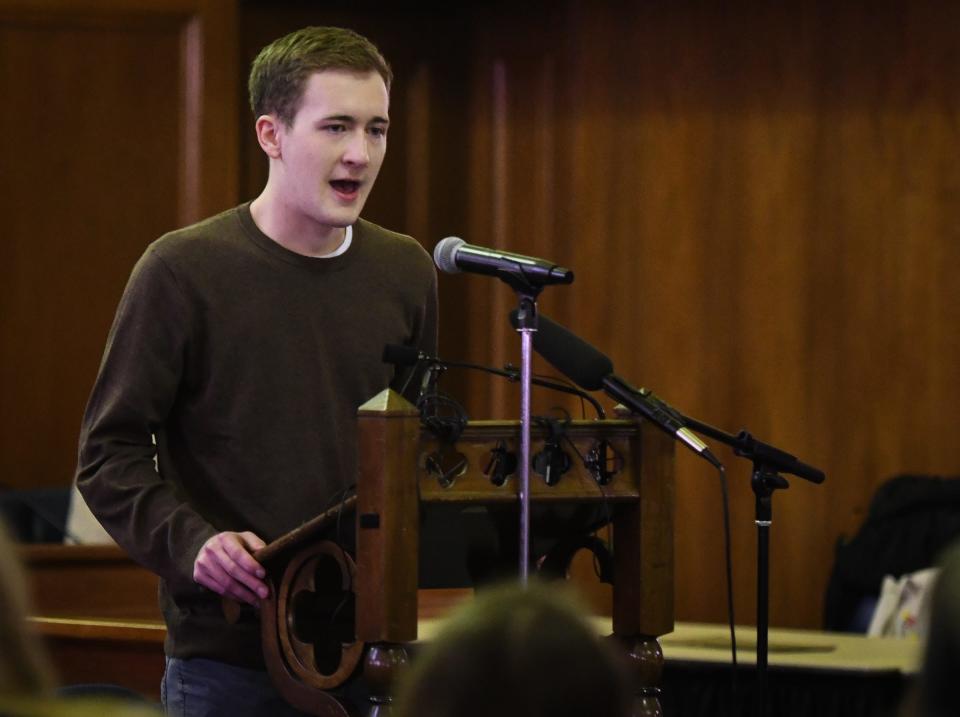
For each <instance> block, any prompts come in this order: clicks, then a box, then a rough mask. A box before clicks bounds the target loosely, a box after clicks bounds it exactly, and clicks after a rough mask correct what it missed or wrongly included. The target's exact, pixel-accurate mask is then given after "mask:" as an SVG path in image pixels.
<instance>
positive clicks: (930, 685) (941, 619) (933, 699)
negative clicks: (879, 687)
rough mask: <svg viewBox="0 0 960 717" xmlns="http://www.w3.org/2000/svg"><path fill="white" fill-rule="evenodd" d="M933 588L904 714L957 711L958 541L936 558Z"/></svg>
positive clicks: (928, 716)
mask: <svg viewBox="0 0 960 717" xmlns="http://www.w3.org/2000/svg"><path fill="white" fill-rule="evenodd" d="M939 566H940V569H941V570H940V575H939V577H938V578H937V582H936V585H935V586H934V588H933V600H932V603H931V609H930V629H929V631H928V636H927V645H926V651H925V654H924V660H923V669H922V670H921V673H920V676H919V678H918V682H917V688H916V690H915V691H914V693H913V694H912V695H910V697H909V698H908V700H907V705H906V708H905V710H904V713H905V714H907V715H911V716H912V717H947V716H948V715H949V716H950V717H954V716H955V715H958V714H960V692H957V665H958V664H960V543H954V544H953V545H952V546H951V547H950V548H948V549H947V550H946V551H945V552H944V553H943V555H942V556H941V558H940V560H939Z"/></svg>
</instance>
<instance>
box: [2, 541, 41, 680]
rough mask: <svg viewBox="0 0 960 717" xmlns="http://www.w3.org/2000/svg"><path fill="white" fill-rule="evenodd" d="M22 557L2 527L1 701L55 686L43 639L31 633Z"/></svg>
mask: <svg viewBox="0 0 960 717" xmlns="http://www.w3.org/2000/svg"><path fill="white" fill-rule="evenodd" d="M18 556H19V553H18V552H17V550H16V548H15V547H14V545H13V542H12V541H11V540H10V539H9V537H8V536H7V532H6V530H5V526H3V525H2V524H0V697H3V696H11V697H12V696H20V697H23V696H39V695H45V694H49V693H50V692H51V690H52V689H53V686H54V683H53V676H52V673H51V671H50V666H49V664H48V660H47V656H46V653H45V652H44V650H43V646H42V645H41V644H40V639H39V638H38V637H37V635H35V634H34V633H32V632H31V631H29V630H28V629H27V611H28V600H27V581H26V578H25V577H24V574H23V570H22V569H21V567H20V563H19V561H18Z"/></svg>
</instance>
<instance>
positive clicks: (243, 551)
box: [193, 532, 270, 605]
mask: <svg viewBox="0 0 960 717" xmlns="http://www.w3.org/2000/svg"><path fill="white" fill-rule="evenodd" d="M263 544H264V543H263V541H262V540H260V538H259V537H257V536H256V535H255V534H254V533H250V532H246V533H232V532H224V533H218V534H217V535H214V536H213V537H211V538H210V539H209V540H207V542H206V543H204V544H203V547H201V548H200V552H199V553H198V554H197V558H196V560H195V561H194V566H193V579H194V580H195V581H196V582H198V583H200V584H201V585H203V586H204V587H206V588H209V589H210V590H213V591H214V592H217V593H219V594H220V595H226V596H228V597H233V598H236V599H239V600H243V601H244V602H248V603H250V604H252V605H257V604H258V602H259V599H262V598H266V597H267V596H268V595H269V594H270V591H269V588H268V587H267V585H266V583H265V582H263V580H261V579H260V578H263V577H265V576H266V571H265V570H264V569H263V566H261V565H260V564H259V563H258V562H257V561H256V560H255V559H254V558H253V556H252V555H251V554H250V549H251V548H253V549H258V548H256V547H254V546H258V545H259V546H262V545H263ZM258 596H259V597H258Z"/></svg>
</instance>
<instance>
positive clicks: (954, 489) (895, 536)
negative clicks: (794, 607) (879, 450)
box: [824, 475, 960, 632]
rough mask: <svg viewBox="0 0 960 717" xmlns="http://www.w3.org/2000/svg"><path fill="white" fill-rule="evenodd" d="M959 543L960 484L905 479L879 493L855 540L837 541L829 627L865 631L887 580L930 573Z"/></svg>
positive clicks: (826, 610)
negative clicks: (954, 543)
mask: <svg viewBox="0 0 960 717" xmlns="http://www.w3.org/2000/svg"><path fill="white" fill-rule="evenodd" d="M956 538H960V479H958V478H946V477H940V476H929V475H900V476H897V477H895V478H891V479H890V480H888V481H886V482H885V483H883V484H882V485H880V487H879V488H877V491H876V493H875V494H874V496H873V499H872V500H871V501H870V507H869V510H868V512H867V517H866V519H865V520H864V522H863V525H862V526H861V527H860V530H859V531H858V532H857V534H856V535H854V536H853V538H851V539H849V540H844V539H843V538H841V539H840V540H839V541H838V542H837V546H836V556H835V560H834V564H833V570H832V572H831V574H830V579H829V582H828V584H827V591H826V599H825V604H824V628H825V629H827V630H836V631H841V632H866V630H867V627H868V626H869V623H870V617H871V615H872V612H873V611H872V607H873V606H875V605H876V601H877V598H878V596H879V595H880V587H881V585H882V583H883V577H884V575H892V576H893V577H895V578H899V577H900V576H902V575H904V574H906V573H912V572H915V571H917V570H922V569H924V568H929V567H931V566H933V565H934V564H936V561H937V556H938V555H939V554H940V552H941V551H942V550H943V549H944V548H945V547H946V546H947V545H948V544H949V543H951V542H952V541H953V540H954V539H956Z"/></svg>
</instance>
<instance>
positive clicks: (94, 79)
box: [0, 0, 238, 487]
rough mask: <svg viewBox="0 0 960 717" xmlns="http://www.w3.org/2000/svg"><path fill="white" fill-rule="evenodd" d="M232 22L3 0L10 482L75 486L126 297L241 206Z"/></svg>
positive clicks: (5, 452) (1, 193)
mask: <svg viewBox="0 0 960 717" xmlns="http://www.w3.org/2000/svg"><path fill="white" fill-rule="evenodd" d="M235 19H236V13H235V10H234V7H233V5H232V4H231V3H228V2H224V1H223V0H220V1H212V0H210V1H208V0H150V1H149V2H137V3H130V2H126V1H125V0H79V1H77V2H74V1H72V0H70V1H68V0H61V1H57V0H45V1H44V2H15V1H13V0H0V90H2V96H3V99H4V111H3V112H0V162H2V171H0V216H2V217H3V218H4V229H3V232H2V235H0V483H2V484H6V485H11V486H16V487H31V486H33V487H35V486H58V485H69V484H70V481H71V480H72V478H73V473H74V470H75V468H76V455H77V435H78V430H79V425H80V418H81V415H82V412H83V408H84V405H85V404H86V400H87V396H88V395H89V392H90V389H91V387H92V385H93V380H94V377H95V375H96V370H97V366H98V364H99V361H100V356H101V354H102V352H103V346H104V343H105V341H106V338H107V331H108V329H109V327H110V323H111V321H112V319H113V314H114V311H115V310H116V306H117V302H118V300H119V298H120V293H121V291H122V290H123V287H124V284H125V283H126V280H127V277H128V276H129V274H130V270H131V269H132V268H133V264H134V262H135V261H136V260H137V258H138V257H139V256H140V254H142V253H143V250H144V249H145V248H146V246H147V244H149V243H150V242H151V241H153V240H154V239H156V238H157V237H158V236H160V234H162V233H163V232H166V231H170V230H172V229H175V228H176V227H178V226H181V225H183V224H186V223H189V222H192V221H196V220H197V219H199V218H201V217H203V216H205V215H208V214H211V213H213V212H216V211H219V210H221V209H224V208H226V207H229V206H231V205H233V204H235V203H236V196H237V163H238V157H237V151H236V145H237V139H236V137H237V134H236V112H235V110H234V107H235V106H236V102H237V100H236V94H237V81H236V76H237V75H236V62H237V61H236V41H237V38H236V29H235Z"/></svg>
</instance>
